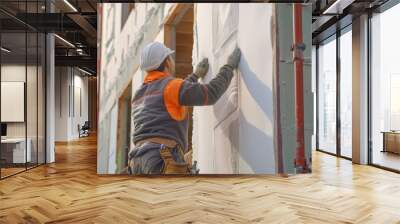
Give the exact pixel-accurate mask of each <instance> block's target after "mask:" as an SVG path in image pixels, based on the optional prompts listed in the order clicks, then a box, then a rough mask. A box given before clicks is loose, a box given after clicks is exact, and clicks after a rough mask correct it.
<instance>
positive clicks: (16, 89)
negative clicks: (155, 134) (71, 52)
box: [0, 1, 46, 179]
mask: <svg viewBox="0 0 400 224" xmlns="http://www.w3.org/2000/svg"><path fill="white" fill-rule="evenodd" d="M44 3H45V1H29V2H28V1H2V2H0V7H1V8H2V9H5V10H10V9H13V10H15V12H13V13H4V11H1V12H0V47H1V56H0V68H1V69H0V72H1V73H0V82H1V85H0V90H1V91H0V92H1V97H0V101H1V104H0V111H1V115H0V121H1V144H0V178H1V179H2V178H5V177H8V176H11V175H13V174H16V173H19V172H22V171H25V170H27V169H29V168H33V167H36V166H38V165H39V164H43V163H45V92H46V91H45V59H46V52H45V44H46V39H45V34H44V33H41V32H40V31H38V30H36V29H35V28H33V27H31V26H29V25H27V24H25V23H23V22H21V21H18V20H17V19H16V18H15V17H19V16H24V15H25V14H24V13H26V12H28V13H40V12H44V5H45V4H44ZM13 15H16V16H15V17H13Z"/></svg>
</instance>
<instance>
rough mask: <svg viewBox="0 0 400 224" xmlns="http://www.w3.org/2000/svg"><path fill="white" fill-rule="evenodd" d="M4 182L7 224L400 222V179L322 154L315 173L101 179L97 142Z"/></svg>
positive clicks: (0, 195) (74, 146) (80, 144)
mask: <svg viewBox="0 0 400 224" xmlns="http://www.w3.org/2000/svg"><path fill="white" fill-rule="evenodd" d="M56 148H57V150H56V160H57V162H56V163H55V164H51V165H47V166H41V167H39V168H35V169H33V170H29V171H27V172H26V173H22V174H19V175H16V176H13V177H10V178H7V179H5V180H2V181H0V223H43V222H49V223H374V224H375V223H385V224H386V223H400V175H398V174H395V173H391V172H387V171H384V170H380V169H377V168H374V167H369V166H358V165H352V164H351V163H350V161H347V160H343V159H337V158H335V157H332V156H329V155H326V154H322V153H315V154H314V157H313V174H307V175H296V176H292V177H289V178H285V177H277V176H240V177H186V178H178V177H166V178H145V177H127V176H98V175H96V160H97V159H96V139H95V138H93V137H91V138H85V139H84V140H81V141H77V142H72V143H70V144H58V145H57V147H56Z"/></svg>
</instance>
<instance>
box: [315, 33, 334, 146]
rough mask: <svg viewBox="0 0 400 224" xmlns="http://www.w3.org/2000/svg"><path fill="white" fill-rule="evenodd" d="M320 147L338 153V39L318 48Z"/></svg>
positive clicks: (332, 39)
mask: <svg viewBox="0 0 400 224" xmlns="http://www.w3.org/2000/svg"><path fill="white" fill-rule="evenodd" d="M317 92H318V93H317V94H318V124H317V125H318V149H319V150H322V151H326V152H329V153H336V39H335V36H334V37H332V38H331V39H330V40H328V41H327V42H326V43H323V44H321V45H320V46H319V48H318V90H317Z"/></svg>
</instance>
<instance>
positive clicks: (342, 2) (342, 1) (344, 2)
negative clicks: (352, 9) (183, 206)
mask: <svg viewBox="0 0 400 224" xmlns="http://www.w3.org/2000/svg"><path fill="white" fill-rule="evenodd" d="M353 2H354V0H336V1H335V2H334V3H333V4H332V5H330V6H329V7H328V8H327V9H325V10H324V12H323V13H322V14H324V15H327V14H342V13H343V9H345V8H346V7H347V6H349V5H351V3H353Z"/></svg>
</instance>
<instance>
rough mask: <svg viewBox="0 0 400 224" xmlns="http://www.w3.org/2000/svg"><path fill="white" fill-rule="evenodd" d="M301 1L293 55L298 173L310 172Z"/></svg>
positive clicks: (296, 14) (295, 17) (295, 9)
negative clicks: (306, 137) (305, 139)
mask: <svg viewBox="0 0 400 224" xmlns="http://www.w3.org/2000/svg"><path fill="white" fill-rule="evenodd" d="M302 10H303V9H302V5H301V3H295V4H293V32H294V43H293V56H294V58H293V59H294V71H295V93H296V96H295V101H296V106H295V108H296V142H297V144H296V157H295V161H294V163H295V168H296V172H298V173H306V172H308V166H307V161H306V159H305V150H304V90H303V88H304V86H303V62H304V57H303V51H304V50H305V45H304V43H303V27H302V23H303V19H302Z"/></svg>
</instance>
